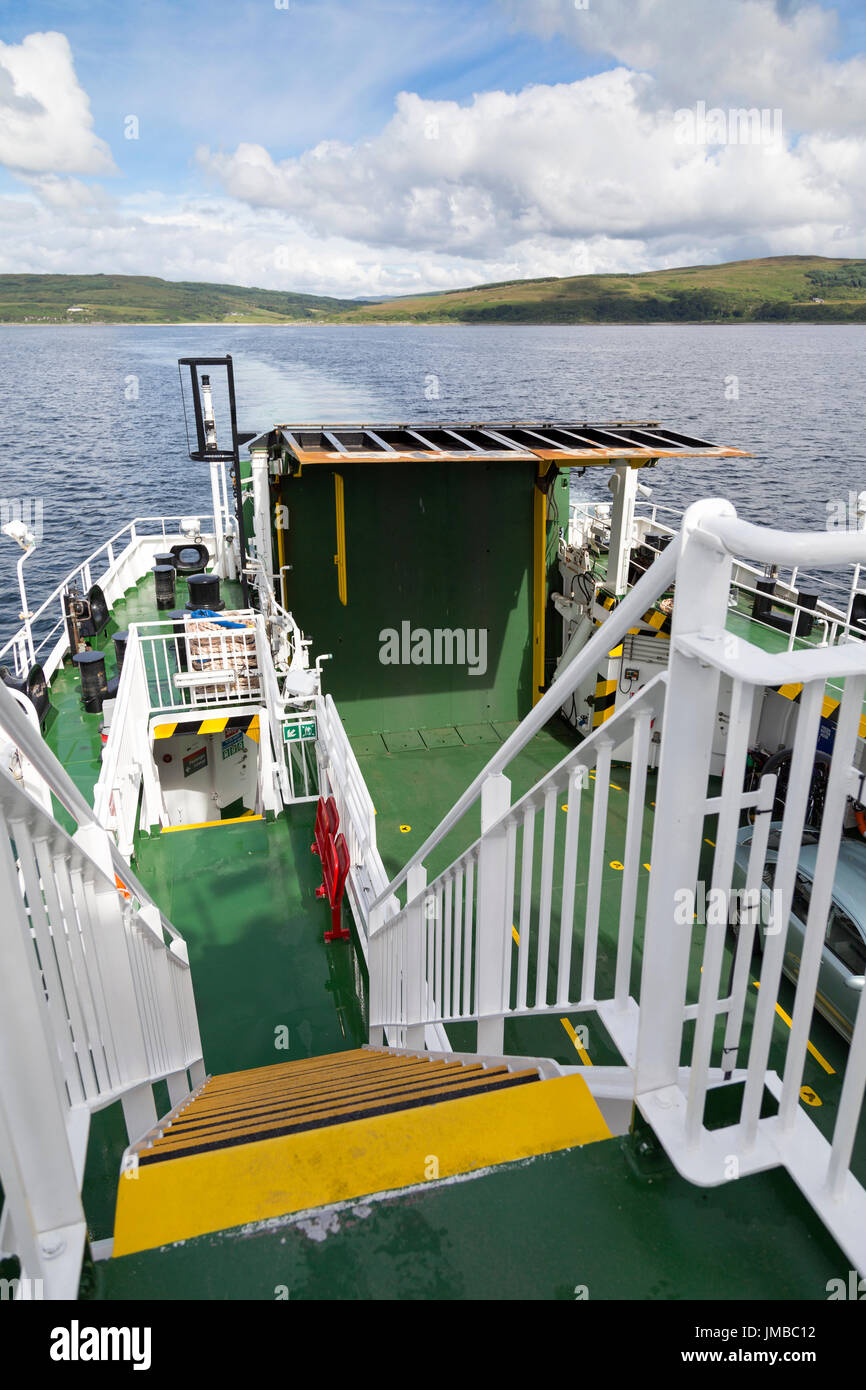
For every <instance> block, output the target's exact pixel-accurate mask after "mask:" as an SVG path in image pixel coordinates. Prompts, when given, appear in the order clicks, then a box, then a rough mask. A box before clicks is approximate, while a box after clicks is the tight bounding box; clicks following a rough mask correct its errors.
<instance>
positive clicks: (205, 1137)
mask: <svg viewBox="0 0 866 1390" xmlns="http://www.w3.org/2000/svg"><path fill="white" fill-rule="evenodd" d="M527 1074H531V1075H532V1076H534V1077H535V1078H536V1079H538V1072H537V1070H536V1069H535V1068H534V1067H533V1068H529V1069H528V1070H527V1072H505V1074H504V1075H497V1076H496V1077H494V1078H493V1079H492V1080H491V1081H487V1080H485V1079H484V1076H483V1075H482V1076H481V1077H475V1078H474V1079H472V1080H469V1081H465V1082H463V1083H462V1084H459V1083H458V1087H457V1088H458V1089H459V1090H460V1091H461V1093H462V1094H461V1096H454V1095H453V1091H454V1089H455V1082H454V1081H450V1082H443V1083H442V1084H441V1085H440V1086H437V1087H427V1088H425V1089H424V1090H422V1091H406V1092H399V1093H398V1094H397V1095H396V1096H381V1097H370V1098H369V1099H368V1100H367V1102H366V1103H365V1104H359V1103H358V1102H357V1101H347V1102H346V1103H345V1104H342V1105H336V1106H331V1107H329V1108H325V1107H320V1108H319V1109H317V1110H313V1111H308V1110H302V1111H299V1112H297V1113H292V1114H286V1113H283V1114H277V1115H272V1116H270V1117H267V1116H266V1117H264V1118H263V1119H259V1120H257V1121H255V1122H253V1121H248V1122H247V1123H244V1124H239V1125H223V1126H219V1127H217V1128H216V1129H215V1130H213V1131H211V1132H209V1133H206V1134H201V1133H199V1134H195V1133H193V1134H190V1133H189V1132H187V1133H185V1134H178V1135H177V1137H176V1138H174V1139H173V1134H172V1131H170V1130H168V1131H166V1134H165V1136H164V1137H163V1138H161V1139H158V1140H157V1141H156V1142H155V1143H154V1144H153V1145H152V1146H151V1147H150V1148H149V1149H147V1150H145V1151H144V1152H145V1154H150V1153H154V1152H158V1153H164V1154H167V1153H178V1154H179V1153H182V1152H184V1150H185V1149H187V1148H200V1147H201V1146H202V1144H214V1145H216V1144H224V1143H226V1142H227V1141H230V1140H232V1139H237V1138H239V1137H240V1136H242V1135H250V1134H256V1133H258V1132H260V1131H262V1130H264V1129H267V1128H268V1127H269V1123H268V1121H269V1119H270V1126H272V1127H281V1126H283V1127H285V1128H286V1129H288V1128H290V1127H291V1126H292V1125H301V1124H303V1123H304V1121H305V1120H311V1121H315V1122H316V1123H315V1125H310V1128H314V1127H315V1128H321V1129H325V1128H328V1127H329V1126H327V1125H326V1124H325V1123H323V1122H324V1121H327V1120H328V1119H330V1118H331V1117H332V1116H334V1115H345V1116H346V1120H345V1123H347V1124H348V1123H350V1121H349V1118H348V1117H349V1116H351V1115H354V1116H356V1117H357V1118H358V1119H362V1118H363V1111H365V1110H373V1109H375V1108H377V1107H380V1106H389V1108H391V1109H392V1110H394V1111H396V1110H400V1109H413V1108H415V1104H414V1103H415V1102H417V1101H426V1102H427V1104H428V1105H430V1106H433V1105H436V1104H442V1102H441V1101H437V1099H436V1097H437V1095H441V1094H442V1093H443V1092H444V1093H448V1097H449V1100H450V1099H455V1100H458V1099H462V1096H463V1095H468V1096H471V1095H474V1094H476V1093H477V1092H478V1091H483V1090H484V1089H485V1088H486V1087H487V1086H491V1087H495V1088H496V1089H499V1090H506V1089H508V1088H509V1086H514V1085H522V1084H526V1083H525V1082H523V1080H522V1078H523V1077H525V1076H526V1075H527ZM391 1102H394V1103H393V1104H391ZM400 1102H406V1103H405V1104H402V1105H401V1104H400Z"/></svg>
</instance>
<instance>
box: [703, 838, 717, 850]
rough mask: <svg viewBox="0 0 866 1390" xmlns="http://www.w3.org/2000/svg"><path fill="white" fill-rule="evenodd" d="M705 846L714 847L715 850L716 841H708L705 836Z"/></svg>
mask: <svg viewBox="0 0 866 1390" xmlns="http://www.w3.org/2000/svg"><path fill="white" fill-rule="evenodd" d="M704 844H705V845H712V847H713V849H715V847H716V842H715V840H708V839H707V837H706V835H705V836H704Z"/></svg>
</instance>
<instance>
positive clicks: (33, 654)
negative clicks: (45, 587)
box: [18, 543, 36, 674]
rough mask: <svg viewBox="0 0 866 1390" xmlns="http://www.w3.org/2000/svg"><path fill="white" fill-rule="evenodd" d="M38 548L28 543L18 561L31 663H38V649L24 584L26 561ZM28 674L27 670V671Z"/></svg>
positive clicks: (23, 618)
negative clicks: (34, 640) (34, 644)
mask: <svg viewBox="0 0 866 1390" xmlns="http://www.w3.org/2000/svg"><path fill="white" fill-rule="evenodd" d="M35 549H36V545H35V543H34V544H33V545H28V547H27V549H26V550H25V552H24V554H23V555H22V556H21V558H20V560H19V561H18V591H19V593H20V595H21V621H22V622H23V624H24V632H25V633H26V636H27V646H28V649H29V652H30V665H31V666H34V665H35V664H36V651H35V649H34V646H33V629H32V628H31V626H30V610H29V609H28V607H27V590H26V588H25V586H24V561H25V560H26V559H27V558H28V556H30V555H32V554H33V552H34V550H35ZM25 674H26V672H25Z"/></svg>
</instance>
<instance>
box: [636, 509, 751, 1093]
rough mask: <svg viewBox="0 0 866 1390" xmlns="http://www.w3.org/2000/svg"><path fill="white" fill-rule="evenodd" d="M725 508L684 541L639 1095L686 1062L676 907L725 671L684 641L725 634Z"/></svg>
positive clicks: (693, 861) (685, 946) (691, 515)
mask: <svg viewBox="0 0 866 1390" xmlns="http://www.w3.org/2000/svg"><path fill="white" fill-rule="evenodd" d="M720 513H721V515H723V516H734V515H735V513H734V509H733V507H732V506H731V504H730V503H729V502H724V501H708V502H696V503H694V505H693V506H691V507H689V509H688V511H687V512H686V514H685V516H684V517H683V529H682V532H681V533H680V540H679V547H680V550H679V557H678V565H677V589H676V602H675V604H674V613H673V624H672V632H671V641H670V646H671V656H670V667H669V676H668V693H667V700H666V704H665V712H664V726H663V730H662V746H661V756H660V762H659V780H658V790H657V792H656V813H655V828H654V830H653V844H652V856H651V858H652V866H653V869H652V873H651V875H650V885H649V897H648V900H647V911H646V930H645V936H644V953H643V971H642V976H641V991H640V1026H639V1031H638V1044H637V1058H636V1093H637V1094H638V1095H641V1094H643V1093H645V1092H647V1091H655V1090H658V1089H660V1088H662V1087H664V1086H672V1085H674V1084H675V1082H676V1079H677V1068H678V1067H679V1061H680V1043H681V1036H682V1026H683V1018H682V1015H683V1006H684V1003H685V997H686V984H687V977H688V967H689V949H690V945H691V937H692V922H691V920H689V922H688V924H684V925H678V924H677V921H676V917H675V911H676V909H677V907H678V904H679V902H681V898H678V897H677V894H678V893H681V892H682V890H688V891H689V892H693V891H694V889H695V880H696V877H697V871H698V864H699V860H700V851H701V841H702V839H703V825H704V814H705V803H706V798H707V778H708V776H709V770H710V753H711V751H712V743H713V731H714V728H715V722H716V701H717V695H718V685H719V672H718V669H717V668H716V667H714V666H711V665H710V664H709V663H707V664H706V665H704V664H703V663H701V662H700V661H698V660H697V659H696V658H694V657H691V656H686V655H685V654H683V653H682V652H680V650H679V648H678V645H677V643H678V638H680V637H683V636H685V635H687V634H699V635H700V634H705V635H706V636H707V637H716V636H718V634H719V633H722V632H724V630H725V621H726V618H727V611H728V590H729V587H730V578H731V557H730V555H729V554H727V553H726V552H724V551H723V548H722V546H721V545H719V546H718V548H714V547H712V546H711V545H710V544H708V543H707V542H706V541H705V540H702V539H701V538H700V537H696V536H695V531H696V529H698V527H699V525H700V522H701V519H702V518H704V517H718V516H719V514H720ZM674 544H675V542H671V546H670V547H669V548H670V549H673V546H674ZM689 918H690V919H691V914H689Z"/></svg>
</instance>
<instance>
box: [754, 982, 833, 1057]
mask: <svg viewBox="0 0 866 1390" xmlns="http://www.w3.org/2000/svg"><path fill="white" fill-rule="evenodd" d="M752 984H753V985H754V986H755V989H760V988H761V981H760V980H753V981H752ZM776 1013H777V1014H778V1015H779V1017H780V1018H781V1019H782V1021H783V1022H784V1023H787V1025H788V1027H789V1028H790V1027H792V1022H791V1019H790V1018H789V1017H788V1015H787V1014H786V1013H785V1010H784V1009H783V1008H782V1006H781V1004H777V1005H776ZM806 1046H807V1048H808V1049H809V1051H810V1052H811V1054H812V1056H813V1057H814V1058H815V1061H816V1062H818V1063H819V1065H820V1066H822V1067H823V1068H824V1070H825V1072H826V1073H827V1075H828V1076H835V1075H836V1068H835V1067H831V1066H830V1063H829V1062H828V1061H827V1059H826V1057H822V1056H821V1054H820V1052H819V1051H818V1049H817V1047H815V1045H814V1043H811V1042H809V1043H807V1044H806Z"/></svg>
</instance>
